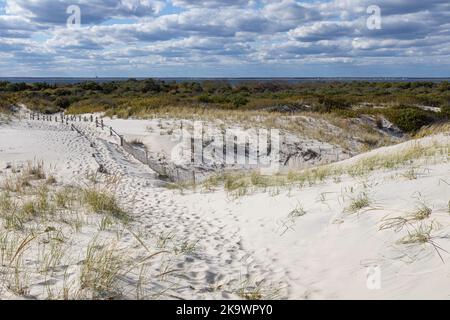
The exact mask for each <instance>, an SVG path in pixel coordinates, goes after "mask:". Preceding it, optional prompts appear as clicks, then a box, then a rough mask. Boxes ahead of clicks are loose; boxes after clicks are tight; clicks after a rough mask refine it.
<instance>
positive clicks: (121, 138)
mask: <svg viewBox="0 0 450 320" xmlns="http://www.w3.org/2000/svg"><path fill="white" fill-rule="evenodd" d="M119 137H120V146H121V147H123V136H119Z"/></svg>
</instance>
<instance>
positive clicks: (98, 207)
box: [82, 188, 128, 220]
mask: <svg viewBox="0 0 450 320" xmlns="http://www.w3.org/2000/svg"><path fill="white" fill-rule="evenodd" d="M82 200H83V201H85V202H86V204H87V205H89V207H90V209H91V210H92V211H93V212H95V213H100V214H109V215H112V216H114V217H116V218H119V219H122V220H126V219H127V218H128V217H127V214H126V212H125V211H124V210H123V209H122V208H121V207H120V205H119V204H118V202H117V199H116V197H115V196H114V195H112V194H110V193H107V192H106V191H104V190H96V189H94V188H87V189H85V190H83V194H82Z"/></svg>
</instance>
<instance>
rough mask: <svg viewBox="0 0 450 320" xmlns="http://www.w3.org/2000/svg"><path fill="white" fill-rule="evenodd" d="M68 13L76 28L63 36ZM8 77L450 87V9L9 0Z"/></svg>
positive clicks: (2, 53)
mask: <svg viewBox="0 0 450 320" xmlns="http://www.w3.org/2000/svg"><path fill="white" fill-rule="evenodd" d="M374 4H375V5H377V6H378V8H379V9H380V12H381V15H380V19H379V21H380V25H379V28H375V29H374V28H369V27H368V26H367V21H368V20H369V21H373V16H371V13H367V8H368V7H369V6H371V5H374ZM70 5H78V6H79V8H80V11H81V25H80V27H79V28H69V27H68V26H67V24H66V21H67V19H68V17H69V14H67V13H66V10H67V8H68V7H69V6H70ZM371 19H372V20H371ZM377 21H378V20H377ZM7 76H18V77H21V76H41V77H47V76H80V77H90V76H129V77H273V76H279V77H283V76H289V77H315V76H320V77H325V76H409V77H421V76H423V77H448V76H450V3H449V2H448V0H428V1H424V0H376V1H375V0H329V1H326V0H316V1H296V0H227V1H220V0H0V77H7Z"/></svg>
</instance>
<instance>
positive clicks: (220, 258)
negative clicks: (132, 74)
mask: <svg viewBox="0 0 450 320" xmlns="http://www.w3.org/2000/svg"><path fill="white" fill-rule="evenodd" d="M30 123H31V125H32V126H33V127H35V128H39V129H46V130H48V141H49V143H50V147H51V144H54V143H60V144H64V145H66V147H67V150H68V152H69V153H70V154H71V155H74V157H75V158H74V159H73V160H78V161H73V162H72V160H71V159H69V160H68V161H67V162H66V168H67V169H71V170H72V173H73V175H74V176H77V175H81V174H86V173H87V172H89V171H90V170H92V169H93V168H92V159H93V158H94V157H95V161H97V163H99V164H102V165H103V166H104V167H105V168H106V169H107V171H108V173H109V174H115V175H120V176H121V182H120V187H119V188H118V198H119V199H120V200H121V201H122V203H123V205H124V206H126V208H127V209H128V211H129V212H130V214H132V218H133V222H132V226H133V228H136V230H141V232H144V233H146V234H148V235H149V236H150V235H151V236H153V237H156V238H157V237H161V236H164V235H165V236H168V235H171V236H173V237H175V238H176V241H177V242H187V243H190V244H194V243H196V246H195V247H196V249H195V250H194V251H193V252H192V253H189V254H187V255H185V256H182V257H180V258H179V260H177V261H175V262H174V263H175V266H176V267H177V268H178V269H179V270H180V272H179V273H177V277H179V280H180V284H179V286H180V290H179V292H178V293H179V295H181V296H182V298H186V299H192V298H199V299H202V298H209V297H211V291H212V290H215V291H217V293H216V294H217V296H216V297H217V298H239V297H237V296H236V295H235V292H236V291H237V290H239V289H240V288H241V287H242V285H243V284H242V283H243V282H244V281H245V279H246V278H247V277H248V276H250V277H251V279H254V281H253V282H252V280H250V282H249V284H248V285H249V286H250V287H251V284H252V283H254V282H255V281H260V280H263V279H270V280H271V281H270V282H272V283H270V284H269V283H268V287H269V288H276V289H281V291H280V292H279V296H278V297H279V298H286V297H288V296H289V286H288V285H287V284H286V283H285V279H286V278H287V277H286V276H287V275H286V273H285V272H284V271H283V270H279V269H274V268H273V267H272V268H271V261H264V262H263V261H260V260H258V259H256V258H255V257H254V256H253V255H252V254H250V253H249V252H247V251H246V250H245V248H244V247H243V244H242V239H241V236H240V232H241V230H240V229H239V228H238V227H237V226H232V225H231V226H230V225H225V224H224V223H223V222H222V221H221V219H220V215H219V214H218V213H217V212H216V211H212V212H206V210H199V211H198V212H197V211H191V212H189V209H188V208H187V207H186V206H185V205H183V197H182V196H179V195H177V194H175V193H174V192H173V191H171V190H167V189H164V188H161V187H159V186H158V180H157V178H156V175H155V174H154V173H153V172H152V171H151V169H150V168H148V167H147V166H145V165H143V164H141V163H139V162H138V161H137V160H135V159H134V158H132V157H131V156H129V155H128V154H125V152H123V151H122V150H121V148H120V147H119V146H118V145H116V144H113V143H111V142H109V141H107V137H106V135H103V136H102V133H101V132H98V131H97V130H96V129H95V128H92V127H91V126H90V125H89V124H78V127H80V128H82V130H83V132H84V134H85V137H82V136H80V135H79V134H77V133H76V132H72V131H70V128H69V127H68V126H63V125H61V124H59V126H58V125H56V126H55V124H51V123H46V122H38V121H30ZM56 133H62V134H60V135H58V134H56ZM88 158H90V159H89V160H90V161H88ZM80 160H81V161H80ZM73 163H80V166H79V167H72V166H73ZM202 211H203V212H202ZM221 214H231V213H230V212H225V213H221ZM142 230H143V231H142ZM249 290H251V288H249ZM180 292H181V293H180Z"/></svg>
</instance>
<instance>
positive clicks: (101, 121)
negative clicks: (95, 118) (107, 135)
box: [100, 119, 103, 130]
mask: <svg viewBox="0 0 450 320" xmlns="http://www.w3.org/2000/svg"><path fill="white" fill-rule="evenodd" d="M100 123H101V125H102V130H103V119H101V120H100Z"/></svg>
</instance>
